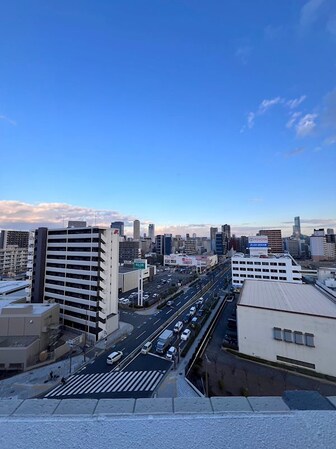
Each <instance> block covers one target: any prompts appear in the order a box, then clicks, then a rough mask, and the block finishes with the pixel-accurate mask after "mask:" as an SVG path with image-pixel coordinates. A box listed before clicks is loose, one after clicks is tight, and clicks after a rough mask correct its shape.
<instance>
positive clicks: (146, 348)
mask: <svg viewBox="0 0 336 449" xmlns="http://www.w3.org/2000/svg"><path fill="white" fill-rule="evenodd" d="M152 346H153V343H152V342H151V341H147V343H145V344H144V345H143V347H142V349H141V354H148V353H149V351H150V350H151V349H152Z"/></svg>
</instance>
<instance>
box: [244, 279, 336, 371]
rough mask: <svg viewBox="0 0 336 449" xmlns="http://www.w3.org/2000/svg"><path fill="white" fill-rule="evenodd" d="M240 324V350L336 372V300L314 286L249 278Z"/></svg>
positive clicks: (301, 365)
mask: <svg viewBox="0 0 336 449" xmlns="http://www.w3.org/2000/svg"><path fill="white" fill-rule="evenodd" d="M237 325H238V345H239V351H240V352H241V353H243V354H247V355H250V356H253V357H257V358H261V359H264V360H269V361H272V362H278V363H283V364H287V365H291V366H296V367H301V368H306V369H309V370H313V371H316V372H319V373H323V374H328V375H330V376H334V377H336V352H335V341H336V304H335V303H334V302H333V301H331V299H329V297H328V296H327V295H325V294H324V293H322V292H321V291H320V290H319V289H317V288H316V287H314V286H312V285H304V284H302V285H300V284H291V283H285V282H267V281H264V282H263V281H259V282H256V281H252V280H251V281H250V280H248V281H246V282H245V283H244V286H243V289H242V291H241V293H240V297H239V300H238V305H237Z"/></svg>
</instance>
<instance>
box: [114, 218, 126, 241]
mask: <svg viewBox="0 0 336 449" xmlns="http://www.w3.org/2000/svg"><path fill="white" fill-rule="evenodd" d="M111 228H113V229H118V231H119V235H120V237H124V235H125V225H124V222H123V221H112V223H111Z"/></svg>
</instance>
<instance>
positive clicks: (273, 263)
mask: <svg viewBox="0 0 336 449" xmlns="http://www.w3.org/2000/svg"><path fill="white" fill-rule="evenodd" d="M270 265H273V266H274V265H278V264H277V262H271V263H270Z"/></svg>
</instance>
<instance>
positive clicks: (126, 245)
mask: <svg viewBox="0 0 336 449" xmlns="http://www.w3.org/2000/svg"><path fill="white" fill-rule="evenodd" d="M139 257H140V241H139V240H135V241H132V240H125V241H121V242H120V243H119V262H120V263H123V262H126V261H127V262H131V261H133V260H134V259H138V258H139Z"/></svg>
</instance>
